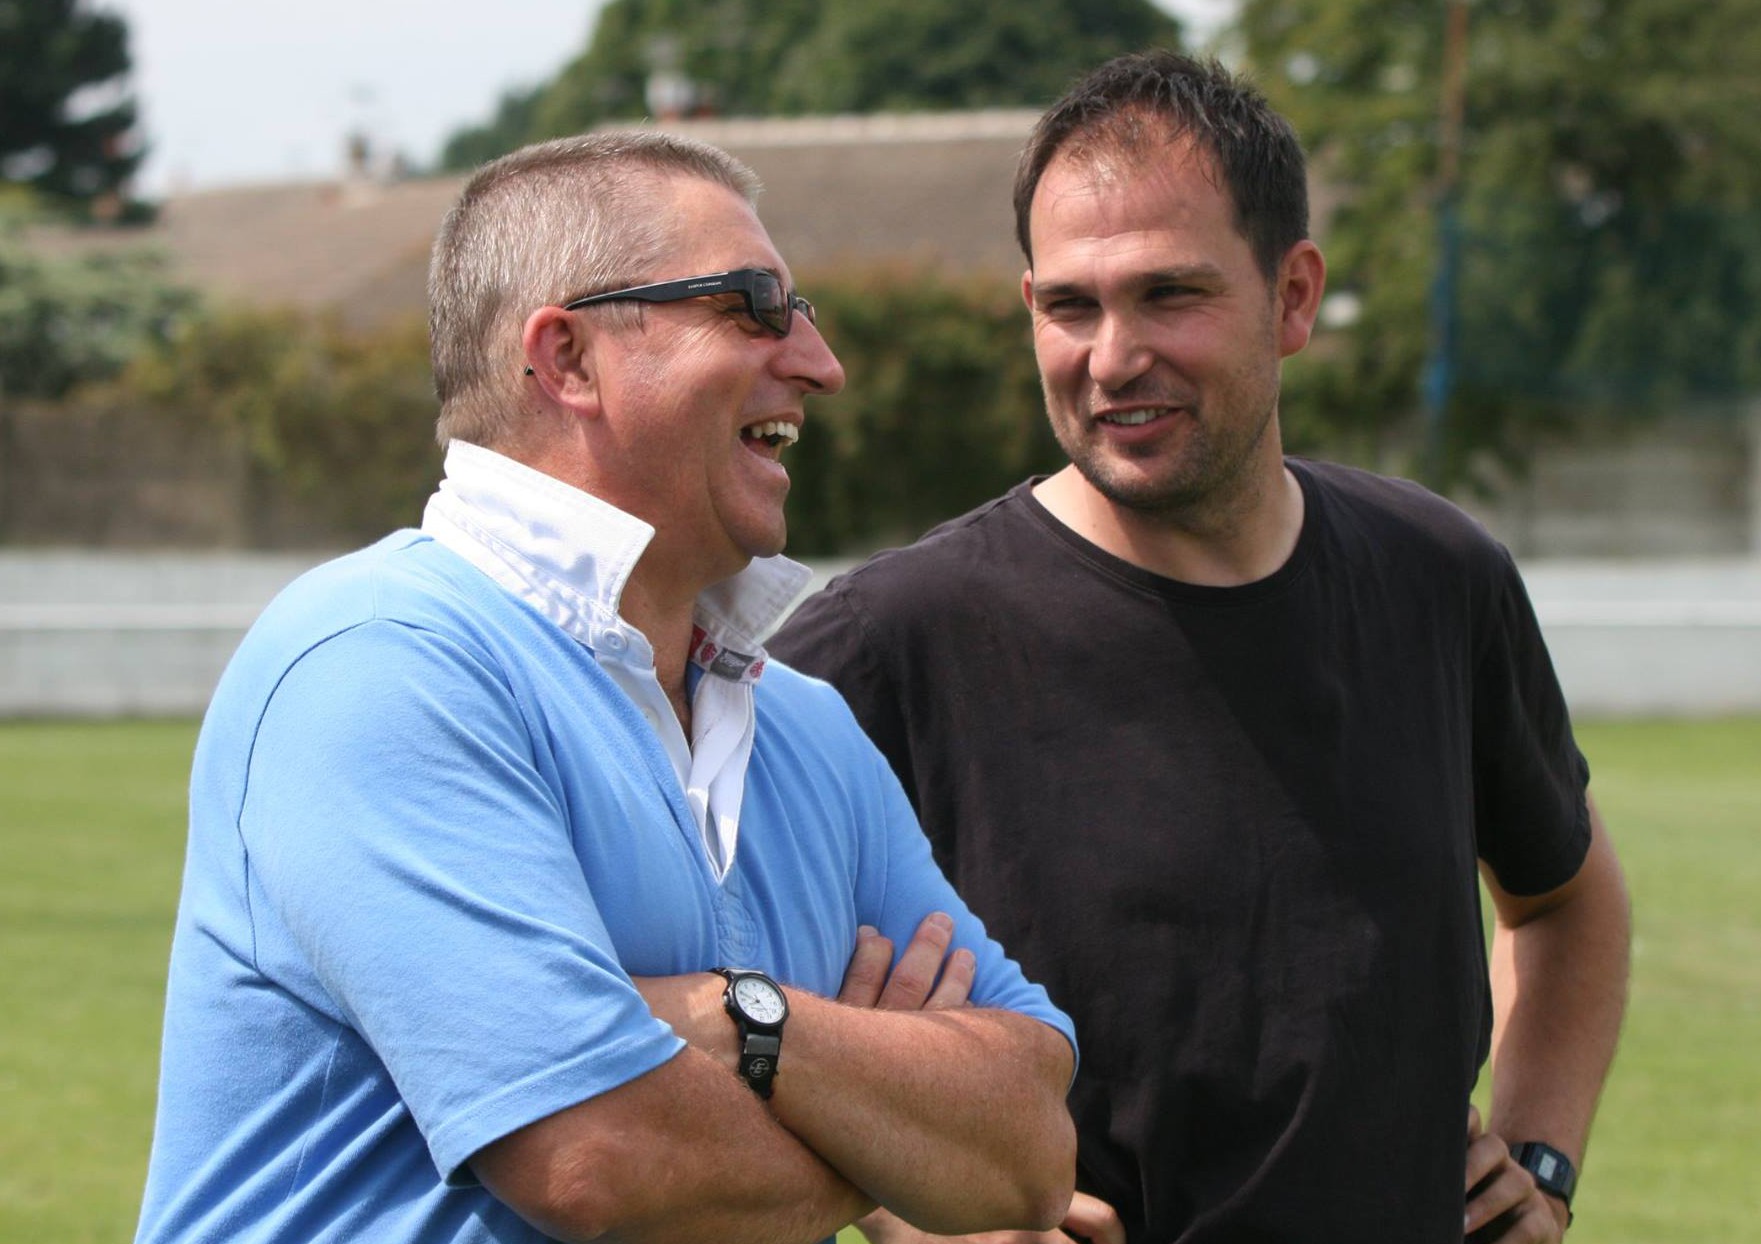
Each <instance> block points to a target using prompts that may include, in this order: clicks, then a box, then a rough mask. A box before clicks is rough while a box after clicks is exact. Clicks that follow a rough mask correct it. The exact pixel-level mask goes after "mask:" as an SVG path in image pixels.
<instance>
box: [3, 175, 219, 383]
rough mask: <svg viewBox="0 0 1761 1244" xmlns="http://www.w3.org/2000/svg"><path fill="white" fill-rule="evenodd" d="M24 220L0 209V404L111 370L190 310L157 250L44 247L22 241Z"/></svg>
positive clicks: (165, 335) (192, 299) (166, 333)
mask: <svg viewBox="0 0 1761 1244" xmlns="http://www.w3.org/2000/svg"><path fill="white" fill-rule="evenodd" d="M25 218H28V217H21V215H20V214H19V213H17V212H16V211H10V212H9V211H7V210H0V401H5V400H8V399H14V398H20V397H31V398H45V399H55V398H60V397H63V396H65V395H66V394H67V393H68V392H69V391H70V390H71V389H73V388H74V387H75V386H76V385H79V384H82V383H88V382H92V381H99V380H105V379H108V378H110V377H112V376H115V375H116V374H118V373H119V372H120V371H121V370H122V369H123V367H125V366H126V365H127V364H128V363H129V361H130V360H131V359H133V358H134V357H135V356H136V355H137V354H139V353H141V352H142V351H143V350H145V349H147V348H148V347H150V346H152V345H154V344H156V343H159V342H163V341H166V340H168V339H169V337H170V335H171V333H172V332H173V330H174V329H175V328H176V326H177V324H178V322H179V321H180V319H181V318H182V317H183V316H184V315H186V314H187V313H189V312H190V311H191V310H193V308H194V307H195V304H196V296H195V294H194V293H193V292H191V291H190V290H188V289H185V288H182V287H180V286H178V285H177V284H175V283H174V282H172V281H171V280H169V279H168V278H167V276H166V273H165V264H164V260H163V258H162V257H160V256H158V255H156V254H153V253H150V252H147V251H143V250H140V249H138V248H131V249H97V250H91V251H87V252H85V253H82V254H78V255H74V256H70V257H66V258H62V257H56V256H53V255H48V254H44V253H43V252H42V251H41V250H40V249H39V248H36V247H33V246H32V245H31V244H30V243H29V242H28V241H27V239H26V237H25V233H24V224H23V219H25Z"/></svg>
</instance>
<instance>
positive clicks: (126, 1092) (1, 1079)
mask: <svg viewBox="0 0 1761 1244" xmlns="http://www.w3.org/2000/svg"><path fill="white" fill-rule="evenodd" d="M1580 735H1581V739H1582V742H1583V745H1584V750H1585V751H1586V752H1587V753H1588V755H1589V757H1590V761H1591V765H1592V768H1593V769H1594V771H1595V775H1596V776H1595V782H1594V789H1595V791H1596V793H1597V797H1598V799H1599V801H1600V802H1601V805H1602V807H1603V810H1604V813H1605V814H1606V816H1607V819H1608V822H1609V825H1610V828H1611V830H1612V832H1613V834H1614V837H1615V841H1616V843H1617V844H1618V846H1619V847H1620V851H1621V855H1622V858H1623V860H1624V862H1625V864H1626V868H1627V874H1628V877H1629V880H1630V882H1631V885H1632V890H1633V897H1634V905H1635V913H1636V924H1637V947H1636V954H1635V969H1634V980H1633V1002H1632V1009H1631V1013H1630V1016H1629V1019H1628V1023H1627V1033H1626V1038H1625V1041H1624V1042H1623V1044H1622V1048H1621V1053H1620V1059H1619V1062H1618V1063H1617V1064H1616V1067H1615V1073H1614V1078H1613V1080H1612V1082H1611V1083H1610V1086H1609V1089H1608V1093H1607V1095H1606V1097H1605V1099H1604V1102H1603V1107H1602V1113H1601V1116H1600V1119H1599V1121H1598V1124H1597V1129H1596V1136H1595V1140H1594V1143H1593V1147H1592V1150H1591V1154H1590V1161H1589V1163H1588V1169H1587V1171H1586V1174H1585V1177H1584V1188H1583V1193H1582V1197H1581V1201H1580V1207H1579V1214H1578V1226H1577V1228H1576V1229H1575V1230H1574V1231H1573V1232H1572V1236H1571V1238H1572V1240H1573V1241H1574V1244H1656V1242H1657V1241H1663V1240H1706V1241H1717V1242H1718V1244H1744V1242H1745V1241H1747V1242H1753V1244H1761V1179H1758V1178H1757V1177H1756V1175H1755V1174H1754V1172H1753V1169H1752V1168H1753V1166H1754V1164H1755V1161H1756V1160H1757V1159H1758V1158H1761V719H1753V720H1740V721H1726V722H1697V723H1655V724H1650V723H1642V724H1605V725H1591V726H1586V727H1584V728H1583V729H1582V730H1581V731H1580ZM194 740H195V727H194V726H193V725H192V724H189V723H185V722H145V723H141V722H131V723H118V724H97V725H87V724H65V725H63V724H43V723H0V858H3V859H4V860H5V866H4V868H3V869H0V927H3V928H4V936H3V937H0V997H3V998H4V999H5V1009H4V1013H3V1015H0V1102H4V1107H3V1117H4V1126H0V1240H45V1241H47V1240H53V1241H56V1242H57V1244H82V1242H84V1241H93V1242H96V1241H106V1242H110V1241H116V1240H121V1239H126V1238H128V1237H129V1235H130V1233H131V1232H132V1230H133V1226H134V1216H135V1209H136V1205H137V1202H138V1198H139V1195H140V1184H141V1178H142V1174H143V1171H144V1169H145V1165H146V1152H147V1144H148V1138H149V1133H150V1128H151V1115H152V1101H153V1080H154V1074H155V1063H156V1058H157V1049H158V1027H159V1008H160V993H161V990H162V988H163V984H164V973H165V956H166V950H167V947H168V945H169V940H170V930H171V915H172V909H173V906H174V904H175V902H176V893H177V879H178V870H179V867H180V864H181V857H182V840H183V804H184V783H185V777H186V773H187V770H188V764H189V754H190V749H191V747H192V746H193V744H194Z"/></svg>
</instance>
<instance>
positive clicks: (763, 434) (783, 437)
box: [740, 419, 801, 453]
mask: <svg viewBox="0 0 1761 1244" xmlns="http://www.w3.org/2000/svg"><path fill="white" fill-rule="evenodd" d="M800 435H801V429H800V428H798V427H796V426H795V425H794V424H792V423H785V422H783V421H782V420H781V419H770V420H766V421H764V422H762V423H749V424H747V425H746V426H745V427H743V428H741V429H740V439H741V440H742V441H744V442H745V443H746V445H747V447H748V448H752V449H756V448H758V447H760V446H763V447H764V448H766V449H774V450H776V451H777V452H778V453H781V452H782V451H783V449H784V447H786V446H789V445H793V444H794V443H795V441H796V440H797V439H798V438H799V437H800Z"/></svg>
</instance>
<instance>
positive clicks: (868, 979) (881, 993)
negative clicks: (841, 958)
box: [838, 911, 978, 1011]
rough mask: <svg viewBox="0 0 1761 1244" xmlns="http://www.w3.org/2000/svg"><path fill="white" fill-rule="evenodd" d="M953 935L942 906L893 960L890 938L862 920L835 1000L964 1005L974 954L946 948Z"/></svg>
mask: <svg viewBox="0 0 1761 1244" xmlns="http://www.w3.org/2000/svg"><path fill="white" fill-rule="evenodd" d="M953 940H954V922H953V921H952V920H950V919H949V918H948V917H947V916H946V915H945V914H943V913H942V912H939V911H937V912H931V913H930V914H929V915H927V916H925V917H924V918H923V923H922V924H920V925H918V926H917V931H916V932H915V933H913V934H912V935H911V942H910V944H909V945H907V946H906V947H905V953H904V954H902V955H900V956H899V962H898V964H897V965H893V943H892V939H891V938H886V937H882V936H881V935H880V933H879V932H878V931H877V930H875V929H872V928H870V927H869V926H868V925H866V924H865V925H863V926H862V927H861V928H860V929H858V930H857V931H856V950H855V952H854V953H853V954H852V955H851V956H850V966H849V967H848V968H846V969H845V970H844V985H843V988H842V989H840V990H839V991H838V1001H839V1002H841V1003H843V1004H844V1005H845V1006H859V1007H867V1008H873V1009H876V1010H882V1011H940V1010H949V1009H952V1008H954V1007H959V1006H964V1005H966V999H967V997H968V996H969V995H970V994H971V992H972V978H973V976H974V975H975V974H976V973H977V971H978V960H977V959H976V958H974V956H973V954H972V952H971V951H970V950H964V949H962V950H956V951H955V952H954V953H953V954H949V953H948V947H949V946H950V945H951V944H952V943H953ZM889 966H891V968H892V970H891V972H890V973H889V972H888V968H889Z"/></svg>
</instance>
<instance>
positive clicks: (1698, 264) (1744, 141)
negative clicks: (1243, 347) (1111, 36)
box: [1237, 0, 1761, 476]
mask: <svg viewBox="0 0 1761 1244" xmlns="http://www.w3.org/2000/svg"><path fill="white" fill-rule="evenodd" d="M1445 11H1446V6H1445V5H1443V4H1440V3H1438V2H1437V0H1245V3H1244V6H1243V9H1242V12H1241V15H1240V21H1239V27H1238V31H1237V33H1238V36H1239V38H1240V41H1241V46H1242V47H1243V49H1244V50H1245V52H1246V55H1247V58H1248V61H1249V63H1250V65H1251V66H1252V67H1254V68H1255V69H1256V71H1257V75H1256V76H1257V77H1258V78H1259V79H1260V81H1261V83H1262V85H1263V86H1264V87H1265V88H1266V89H1267V91H1268V93H1269V94H1270V95H1271V96H1272V97H1273V100H1274V102H1275V103H1276V104H1278V105H1279V106H1280V107H1281V108H1282V109H1283V110H1284V111H1285V112H1286V113H1287V114H1288V115H1289V116H1290V117H1291V118H1292V120H1293V121H1294V122H1295V123H1296V125H1297V128H1298V130H1299V131H1300V132H1301V133H1302V134H1303V136H1304V139H1305V141H1306V142H1307V144H1308V146H1309V148H1310V150H1311V152H1313V153H1314V156H1315V163H1316V167H1317V170H1318V172H1319V174H1320V176H1321V179H1322V180H1323V181H1325V182H1327V183H1329V185H1330V186H1331V187H1332V188H1333V189H1334V190H1335V191H1337V192H1339V193H1340V194H1342V195H1343V203H1342V205H1341V206H1340V207H1339V209H1338V211H1337V213H1336V215H1335V216H1334V217H1333V219H1332V221H1331V223H1330V225H1329V226H1328V228H1327V233H1326V237H1325V239H1324V243H1325V248H1326V250H1327V254H1328V260H1329V265H1330V275H1329V286H1330V288H1332V289H1334V290H1343V291H1346V292H1348V293H1349V295H1350V296H1351V297H1352V298H1353V299H1354V300H1355V303H1356V305H1357V307H1358V308H1359V309H1360V313H1359V315H1358V318H1357V320H1356V322H1355V324H1354V325H1352V326H1351V327H1350V328H1349V329H1347V330H1345V331H1343V332H1341V333H1339V334H1336V335H1335V338H1334V340H1332V341H1330V342H1327V343H1325V344H1324V345H1323V347H1322V348H1321V349H1319V350H1318V351H1316V352H1315V357H1314V358H1313V359H1311V360H1309V361H1307V362H1306V363H1299V364H1297V365H1295V366H1293V368H1292V369H1291V373H1290V375H1291V386H1290V389H1291V391H1290V395H1289V401H1288V402H1287V407H1289V408H1291V409H1292V412H1293V419H1294V421H1295V422H1296V423H1297V424H1298V425H1299V426H1304V427H1307V428H1308V429H1310V430H1311V432H1314V433H1316V434H1318V435H1322V436H1338V435H1342V434H1343V435H1351V434H1356V435H1359V436H1364V437H1367V438H1369V439H1371V440H1381V441H1383V442H1386V441H1387V440H1388V439H1390V438H1391V437H1392V438H1396V439H1398V438H1400V437H1401V436H1402V435H1405V434H1409V433H1410V429H1411V426H1412V419H1413V416H1414V412H1415V410H1416V408H1417V406H1418V385H1419V380H1420V376H1421V371H1422V368H1423V366H1424V363H1425V359H1426V355H1427V347H1428V340H1427V325H1428V324H1429V323H1430V309H1429V305H1428V295H1429V291H1430V287H1431V281H1432V277H1433V274H1434V273H1435V272H1436V271H1437V265H1438V262H1439V257H1440V241H1439V239H1440V237H1441V231H1440V229H1439V225H1438V206H1439V198H1438V191H1439V189H1440V186H1439V181H1438V175H1439V171H1440V162H1439V161H1440V150H1439V134H1440V120H1439V118H1440V116H1441V109H1440V104H1439V99H1440V86H1439V83H1440V79H1441V67H1442V63H1443V56H1444V30H1445ZM1468 15H1469V22H1468V38H1467V44H1466V58H1465V65H1466V77H1465V83H1466V91H1465V127H1464V137H1463V143H1462V147H1461V164H1460V168H1461V175H1460V182H1459V190H1458V193H1457V195H1456V198H1455V201H1456V204H1457V210H1458V212H1459V217H1458V219H1459V233H1458V235H1457V240H1458V243H1459V245H1460V248H1461V249H1460V255H1461V261H1460V267H1459V274H1460V275H1459V281H1458V283H1457V285H1456V288H1455V291H1454V294H1455V305H1456V306H1457V307H1458V321H1457V329H1456V333H1457V336H1456V349H1455V359H1456V371H1455V375H1456V383H1455V386H1454V390H1453V395H1452V398H1451V401H1450V405H1449V408H1448V424H1447V428H1448V439H1447V444H1446V451H1447V457H1446V465H1447V468H1448V470H1449V472H1450V473H1451V474H1454V475H1457V476H1459V475H1460V474H1462V473H1463V472H1464V471H1465V470H1466V469H1467V468H1468V467H1469V465H1470V464H1471V463H1472V462H1473V461H1474V460H1475V459H1476V457H1480V458H1484V456H1485V455H1486V454H1487V452H1488V451H1490V453H1491V454H1492V455H1494V456H1497V457H1501V458H1502V459H1503V460H1504V461H1505V462H1506V463H1507V464H1511V465H1520V462H1521V459H1522V457H1523V455H1524V454H1525V452H1526V451H1527V449H1528V447H1529V446H1530V445H1531V444H1532V442H1533V440H1534V438H1535V437H1536V435H1537V434H1539V433H1540V432H1543V431H1545V430H1546V429H1548V428H1551V427H1555V426H1558V425H1560V424H1561V423H1562V422H1564V421H1567V420H1571V419H1578V418H1581V417H1582V416H1583V415H1584V414H1585V412H1588V411H1606V410H1611V409H1618V410H1620V411H1622V412H1632V411H1638V410H1644V409H1656V408H1659V407H1662V406H1665V405H1669V404H1675V403H1681V402H1683V401H1688V400H1697V399H1701V398H1705V397H1708V396H1712V397H1719V396H1734V395H1736V394H1740V393H1743V392H1752V391H1753V390H1754V389H1755V388H1756V387H1758V386H1761V0H1699V2H1697V3H1696V4H1693V5H1682V4H1679V3H1677V2H1676V0H1477V2H1475V3H1471V4H1469V5H1468Z"/></svg>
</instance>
